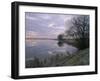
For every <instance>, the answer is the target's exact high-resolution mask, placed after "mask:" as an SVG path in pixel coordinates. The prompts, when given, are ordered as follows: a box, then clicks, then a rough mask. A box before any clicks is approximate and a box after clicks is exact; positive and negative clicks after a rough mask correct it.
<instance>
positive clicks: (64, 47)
mask: <svg viewBox="0 0 100 81" xmlns="http://www.w3.org/2000/svg"><path fill="white" fill-rule="evenodd" d="M77 50H78V49H77V48H76V47H73V46H71V45H68V44H65V43H63V42H62V41H57V40H26V47H25V53H26V59H30V58H32V57H33V58H34V56H35V57H38V58H46V57H48V56H49V55H53V54H67V52H68V53H70V54H72V53H74V52H76V51H77Z"/></svg>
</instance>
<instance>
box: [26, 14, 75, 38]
mask: <svg viewBox="0 0 100 81" xmlns="http://www.w3.org/2000/svg"><path fill="white" fill-rule="evenodd" d="M74 16H75V15H69V14H68V15H67V14H66V15H65V14H50V13H34V12H25V29H26V37H34V38H57V36H58V35H59V34H62V33H64V32H65V30H67V29H69V27H70V24H69V23H68V21H69V20H70V19H72V18H73V17H74ZM29 35H30V36H29Z"/></svg>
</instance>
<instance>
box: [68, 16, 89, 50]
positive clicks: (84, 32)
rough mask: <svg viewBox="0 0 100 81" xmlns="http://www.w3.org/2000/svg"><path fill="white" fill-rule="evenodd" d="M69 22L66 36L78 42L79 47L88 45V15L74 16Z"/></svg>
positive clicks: (82, 47)
mask: <svg viewBox="0 0 100 81" xmlns="http://www.w3.org/2000/svg"><path fill="white" fill-rule="evenodd" d="M70 24H71V27H70V29H69V30H67V31H66V33H67V36H69V37H72V38H73V39H74V40H76V41H77V42H78V46H79V49H84V48H87V47H89V16H87V15H84V16H77V17H74V18H72V19H71V21H70ZM67 36H66V37H67Z"/></svg>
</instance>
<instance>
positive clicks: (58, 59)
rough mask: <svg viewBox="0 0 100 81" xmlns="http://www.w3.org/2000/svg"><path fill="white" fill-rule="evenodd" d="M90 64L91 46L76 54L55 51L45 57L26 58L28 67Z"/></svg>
mask: <svg viewBox="0 0 100 81" xmlns="http://www.w3.org/2000/svg"><path fill="white" fill-rule="evenodd" d="M77 65H89V48H87V49H85V50H80V51H78V52H76V53H74V54H70V53H68V52H67V53H66V54H63V53H59V54H58V53H55V54H53V55H51V56H49V57H47V58H45V59H39V58H37V57H34V59H31V60H26V68H36V67H56V66H77Z"/></svg>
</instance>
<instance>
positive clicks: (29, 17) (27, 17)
mask: <svg viewBox="0 0 100 81" xmlns="http://www.w3.org/2000/svg"><path fill="white" fill-rule="evenodd" d="M26 19H29V20H37V18H35V17H31V16H28V15H27V16H26Z"/></svg>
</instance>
